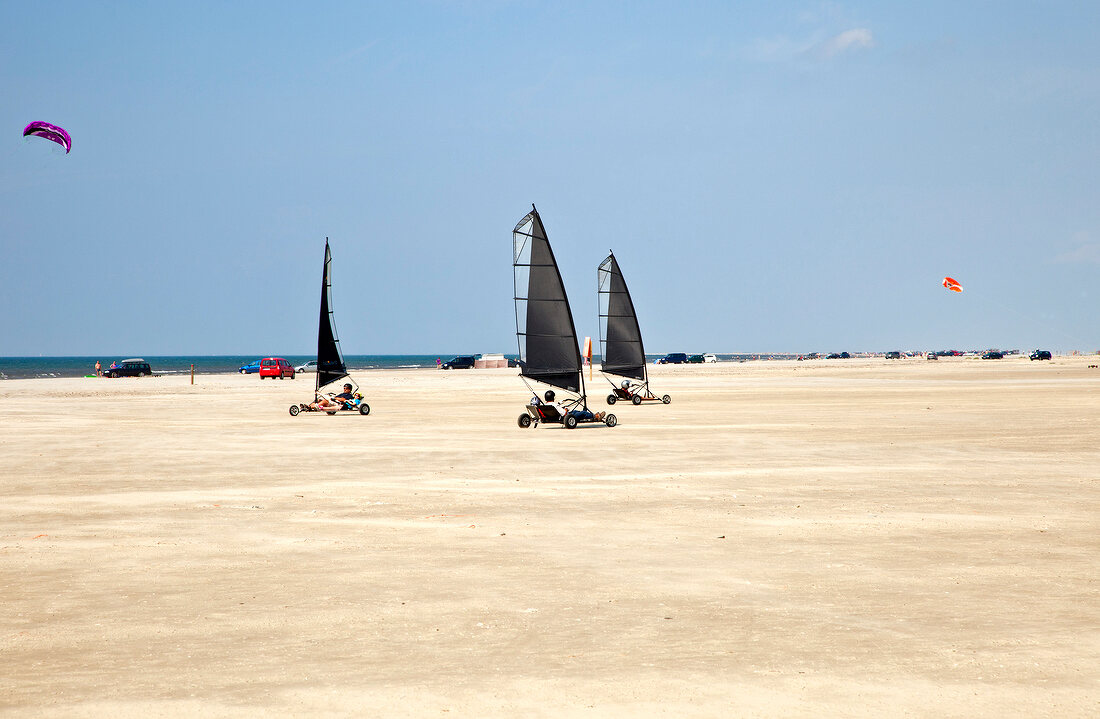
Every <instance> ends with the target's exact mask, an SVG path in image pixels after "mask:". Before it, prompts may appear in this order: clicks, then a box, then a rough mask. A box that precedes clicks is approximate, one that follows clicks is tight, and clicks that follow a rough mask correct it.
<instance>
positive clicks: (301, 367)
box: [294, 360, 317, 372]
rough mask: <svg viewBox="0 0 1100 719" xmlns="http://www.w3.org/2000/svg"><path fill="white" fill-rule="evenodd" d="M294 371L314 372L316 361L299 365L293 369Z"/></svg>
mask: <svg viewBox="0 0 1100 719" xmlns="http://www.w3.org/2000/svg"><path fill="white" fill-rule="evenodd" d="M294 371H295V372H316V371H317V360H310V361H309V362H306V363H305V364H300V365H298V366H297V367H295V368H294Z"/></svg>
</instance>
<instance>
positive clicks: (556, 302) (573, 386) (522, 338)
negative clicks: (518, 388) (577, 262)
mask: <svg viewBox="0 0 1100 719" xmlns="http://www.w3.org/2000/svg"><path fill="white" fill-rule="evenodd" d="M512 251H513V252H512V268H513V270H514V281H515V285H514V290H515V293H514V295H513V296H514V297H515V302H516V339H517V341H518V342H519V367H520V371H519V373H520V378H521V379H523V383H524V384H526V385H527V389H528V390H531V395H532V400H531V402H530V403H529V404H528V405H527V407H526V408H525V411H524V413H523V414H521V415H520V416H519V419H518V420H517V422H518V424H519V426H520V427H525V428H526V427H532V426H534V427H537V426H538V425H539V423H543V424H560V425H562V426H564V427H565V428H566V429H574V428H575V427H576V426H577V425H578V424H603V425H606V426H608V427H614V426H615V425H616V423H617V422H618V420H617V419H616V418H615V415H613V414H610V413H604V412H593V411H592V410H590V409H588V404H587V402H586V400H585V395H584V376H583V373H582V372H581V353H580V350H579V349H578V347H577V330H576V327H575V326H574V325H573V313H572V312H571V311H570V310H569V298H568V297H566V295H565V285H564V284H563V283H562V281H561V273H559V272H558V265H557V262H555V260H554V252H553V250H551V249H550V242H549V241H548V240H547V239H546V229H545V228H544V227H543V225H542V218H541V217H539V213H538V211H537V210H536V209H535V207H534V205H532V206H531V212H529V213H528V214H527V215H526V216H525V217H524V218H523V219H522V220H520V221H519V224H518V225H516V228H515V229H514V230H513V231H512ZM528 379H531V380H535V381H537V382H542V383H544V384H548V385H550V386H551V387H557V388H558V389H559V390H565V391H567V392H570V393H572V394H573V395H575V396H574V397H571V398H568V399H564V400H562V401H561V402H555V401H554V400H555V394H554V391H553V390H549V391H547V392H546V394H545V395H544V400H545V401H543V400H540V399H539V396H538V393H537V392H535V391H534V390H533V389H531V385H530V384H528V383H527V380H528Z"/></svg>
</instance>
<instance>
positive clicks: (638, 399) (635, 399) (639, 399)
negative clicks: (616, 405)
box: [630, 394, 642, 405]
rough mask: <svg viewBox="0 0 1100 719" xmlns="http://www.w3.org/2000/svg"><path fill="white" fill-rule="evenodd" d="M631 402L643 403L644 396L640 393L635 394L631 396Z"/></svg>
mask: <svg viewBox="0 0 1100 719" xmlns="http://www.w3.org/2000/svg"><path fill="white" fill-rule="evenodd" d="M630 403H631V404H633V405H639V404H641V403H642V396H641V395H640V394H636V395H634V396H633V397H631V398H630Z"/></svg>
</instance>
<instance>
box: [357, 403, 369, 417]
mask: <svg viewBox="0 0 1100 719" xmlns="http://www.w3.org/2000/svg"><path fill="white" fill-rule="evenodd" d="M359 414H361V415H368V414H370V405H369V404H367V403H366V402H362V403H360V404H359Z"/></svg>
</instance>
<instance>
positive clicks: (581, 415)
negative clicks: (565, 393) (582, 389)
mask: <svg viewBox="0 0 1100 719" xmlns="http://www.w3.org/2000/svg"><path fill="white" fill-rule="evenodd" d="M554 397H555V395H554V390H552V389H548V390H546V395H545V400H544V401H539V398H538V397H537V396H536V397H535V400H534V402H532V404H534V405H536V406H538V405H540V404H541V405H542V406H544V407H553V408H554V409H555V410H557V412H558V414H559V415H560V416H561V417H562V418H563V419H564V418H565V416H566V415H567V414H571V415H573V416H574V417H576V418H577V420H578V421H580V422H584V421H590V420H596V421H599V422H602V421H603V416H604V413H603V412H597V413H593V412H592V410H590V409H588V408H586V407H581V408H578V409H572V410H566V409H565V407H563V406H562V405H560V404H558V403H557V402H555V401H554Z"/></svg>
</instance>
